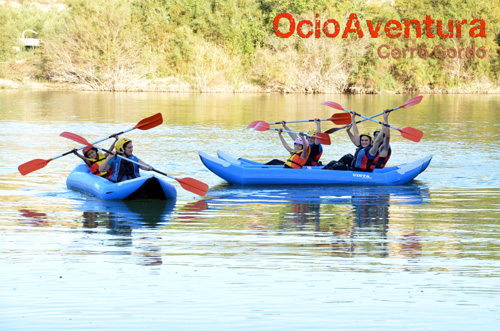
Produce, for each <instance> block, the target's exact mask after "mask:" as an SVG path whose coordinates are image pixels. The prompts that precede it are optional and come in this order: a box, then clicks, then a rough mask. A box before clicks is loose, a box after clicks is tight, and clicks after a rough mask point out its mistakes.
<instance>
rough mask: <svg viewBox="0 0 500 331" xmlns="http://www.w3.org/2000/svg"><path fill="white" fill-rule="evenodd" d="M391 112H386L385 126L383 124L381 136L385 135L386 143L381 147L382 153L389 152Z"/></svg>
mask: <svg viewBox="0 0 500 331" xmlns="http://www.w3.org/2000/svg"><path fill="white" fill-rule="evenodd" d="M388 117H389V112H388V111H387V110H385V111H384V124H382V130H381V131H380V134H383V135H384V142H383V143H382V146H380V151H381V152H382V151H389V143H390V141H391V129H390V128H389V122H388Z"/></svg>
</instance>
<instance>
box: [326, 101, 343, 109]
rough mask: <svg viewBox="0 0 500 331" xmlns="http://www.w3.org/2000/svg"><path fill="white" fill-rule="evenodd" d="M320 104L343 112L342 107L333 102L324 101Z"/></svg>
mask: <svg viewBox="0 0 500 331" xmlns="http://www.w3.org/2000/svg"><path fill="white" fill-rule="evenodd" d="M321 104H322V105H325V106H328V107H332V108H335V109H338V110H344V107H342V106H341V105H339V104H338V103H336V102H333V101H325V102H322V103H321Z"/></svg>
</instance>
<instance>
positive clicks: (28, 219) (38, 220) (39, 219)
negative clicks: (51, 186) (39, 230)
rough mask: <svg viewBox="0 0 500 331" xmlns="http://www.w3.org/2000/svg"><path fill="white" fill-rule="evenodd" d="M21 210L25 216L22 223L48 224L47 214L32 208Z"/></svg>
mask: <svg viewBox="0 0 500 331" xmlns="http://www.w3.org/2000/svg"><path fill="white" fill-rule="evenodd" d="M19 212H20V213H21V216H23V217H24V220H23V221H22V222H21V223H22V224H26V225H31V226H45V225H48V223H49V220H48V219H47V214H45V213H40V212H36V211H33V210H30V209H20V210H19Z"/></svg>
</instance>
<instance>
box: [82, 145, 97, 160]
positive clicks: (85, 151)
mask: <svg viewBox="0 0 500 331" xmlns="http://www.w3.org/2000/svg"><path fill="white" fill-rule="evenodd" d="M91 149H95V151H96V153H97V148H95V147H94V146H92V145H89V146H87V147H85V148H84V149H83V155H85V157H87V152H89V151H90V150H91Z"/></svg>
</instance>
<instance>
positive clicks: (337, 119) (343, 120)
mask: <svg viewBox="0 0 500 331" xmlns="http://www.w3.org/2000/svg"><path fill="white" fill-rule="evenodd" d="M320 121H322V122H323V121H332V122H333V123H334V124H337V125H343V124H350V123H351V116H349V114H346V113H335V114H333V115H332V116H331V117H330V118H325V119H320ZM303 122H314V120H299V121H287V122H286V123H287V124H288V123H303ZM259 123H266V122H264V121H253V122H252V123H250V124H248V126H247V127H246V128H247V129H253V128H255V127H256V126H257V125H258V124H259ZM267 124H269V125H275V124H281V122H272V123H267Z"/></svg>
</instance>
